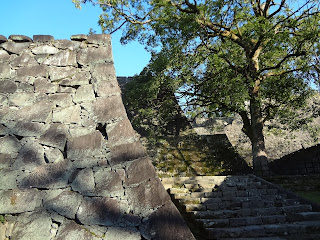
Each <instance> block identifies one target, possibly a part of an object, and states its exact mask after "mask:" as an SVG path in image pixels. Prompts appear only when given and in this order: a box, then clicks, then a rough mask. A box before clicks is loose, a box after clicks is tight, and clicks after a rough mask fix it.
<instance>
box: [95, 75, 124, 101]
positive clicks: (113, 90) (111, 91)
mask: <svg viewBox="0 0 320 240" xmlns="http://www.w3.org/2000/svg"><path fill="white" fill-rule="evenodd" d="M93 85H94V89H95V92H96V93H97V95H98V96H99V97H108V96H112V95H115V94H119V93H120V92H121V90H120V87H119V85H118V82H117V81H116V78H115V77H114V78H113V80H112V79H110V80H107V81H102V82H97V83H94V84H93Z"/></svg>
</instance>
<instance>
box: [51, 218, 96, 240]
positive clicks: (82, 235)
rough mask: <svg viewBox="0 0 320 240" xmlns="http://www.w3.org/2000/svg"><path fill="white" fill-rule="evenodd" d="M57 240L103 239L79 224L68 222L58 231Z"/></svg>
mask: <svg viewBox="0 0 320 240" xmlns="http://www.w3.org/2000/svg"><path fill="white" fill-rule="evenodd" d="M54 239H55V240H75V239H79V240H80V239H85V240H101V237H98V236H95V234H92V233H91V232H90V231H88V230H87V229H86V228H84V227H83V226H82V225H80V224H77V223H76V222H74V221H66V222H65V223H63V224H62V225H61V226H60V228H59V231H58V234H57V236H56V237H55V238H54Z"/></svg>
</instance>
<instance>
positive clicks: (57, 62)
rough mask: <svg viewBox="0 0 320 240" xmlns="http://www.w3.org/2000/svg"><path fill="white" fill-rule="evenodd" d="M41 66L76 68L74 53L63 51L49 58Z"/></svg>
mask: <svg viewBox="0 0 320 240" xmlns="http://www.w3.org/2000/svg"><path fill="white" fill-rule="evenodd" d="M43 64H45V65H52V66H61V67H64V66H77V60H76V53H75V52H73V51H69V50H63V51H60V52H58V53H56V54H54V55H52V56H49V57H48V58H47V59H46V60H44V61H43Z"/></svg>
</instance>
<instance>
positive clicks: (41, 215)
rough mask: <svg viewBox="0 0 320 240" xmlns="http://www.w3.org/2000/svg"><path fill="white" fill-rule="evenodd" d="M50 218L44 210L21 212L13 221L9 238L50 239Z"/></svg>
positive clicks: (25, 239) (23, 239) (26, 239)
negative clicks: (15, 220)
mask: <svg viewBox="0 0 320 240" xmlns="http://www.w3.org/2000/svg"><path fill="white" fill-rule="evenodd" d="M51 225H52V220H51V217H50V215H49V214H48V213H47V212H45V211H39V212H33V213H24V214H21V215H20V216H19V217H18V219H17V222H16V223H15V225H14V227H13V230H12V234H11V239H21V240H28V239H32V240H51V239H52V234H51Z"/></svg>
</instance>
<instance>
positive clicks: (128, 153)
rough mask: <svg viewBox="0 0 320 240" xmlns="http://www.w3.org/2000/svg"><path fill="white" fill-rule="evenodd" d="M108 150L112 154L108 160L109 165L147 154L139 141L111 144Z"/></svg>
mask: <svg viewBox="0 0 320 240" xmlns="http://www.w3.org/2000/svg"><path fill="white" fill-rule="evenodd" d="M110 151H111V155H112V157H111V160H110V164H111V165H116V164H121V163H124V162H126V161H131V160H134V159H138V158H142V157H145V156H147V151H146V149H145V148H144V146H143V145H142V144H141V143H140V142H133V143H127V144H121V145H117V146H113V147H111V149H110Z"/></svg>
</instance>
